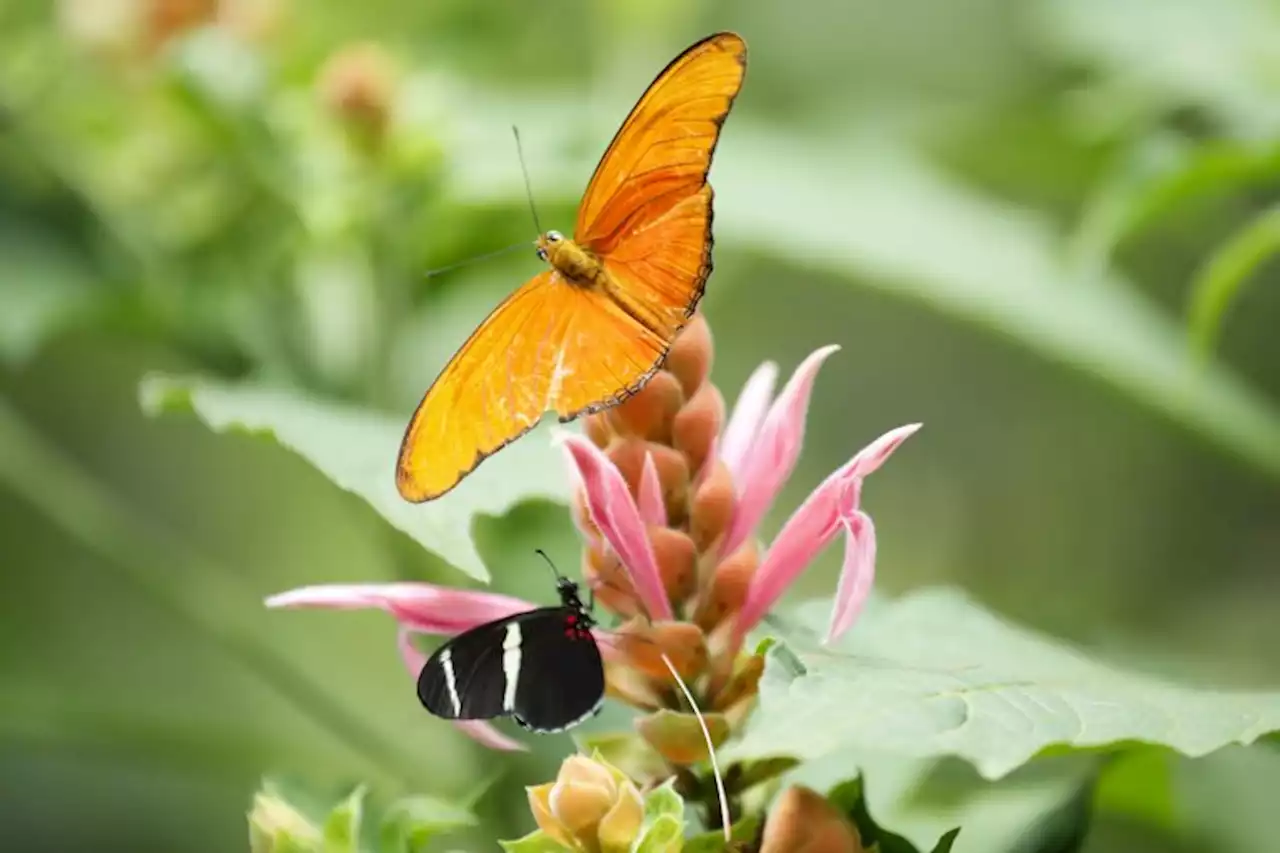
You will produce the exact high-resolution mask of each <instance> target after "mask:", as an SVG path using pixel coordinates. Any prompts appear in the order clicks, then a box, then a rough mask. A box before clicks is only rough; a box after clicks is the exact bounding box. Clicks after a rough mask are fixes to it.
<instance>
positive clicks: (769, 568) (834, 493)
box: [736, 424, 920, 639]
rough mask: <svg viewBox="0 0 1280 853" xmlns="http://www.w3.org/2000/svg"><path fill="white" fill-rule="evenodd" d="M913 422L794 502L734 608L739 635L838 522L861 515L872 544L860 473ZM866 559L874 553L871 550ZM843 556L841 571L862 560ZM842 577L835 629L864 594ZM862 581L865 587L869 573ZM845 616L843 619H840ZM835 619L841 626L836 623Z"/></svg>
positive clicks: (884, 437) (898, 441)
mask: <svg viewBox="0 0 1280 853" xmlns="http://www.w3.org/2000/svg"><path fill="white" fill-rule="evenodd" d="M919 428H920V424H909V425H907V426H903V427H898V428H897V429H894V430H890V431H889V432H887V433H885V434H884V435H882V436H880V437H879V438H877V439H876V440H875V441H873V442H871V443H870V444H869V445H867V446H866V447H865V448H863V449H862V450H861V451H859V452H858V454H857V455H856V456H854V457H853V459H851V460H849V462H847V463H845V464H844V465H842V466H841V467H840V468H838V469H836V470H835V471H834V472H832V474H831V475H830V476H828V477H827V479H825V480H823V481H822V483H821V484H819V485H818V488H816V489H814V490H813V492H812V493H811V494H810V495H809V497H807V498H805V501H804V503H802V504H801V505H800V508H799V509H797V510H796V511H795V512H794V513H792V515H791V517H790V518H788V519H787V523H786V524H784V525H783V526H782V530H780V531H779V532H778V535H777V537H776V538H775V539H774V540H773V544H772V545H770V546H769V550H768V552H767V553H766V554H765V556H764V559H763V560H762V561H761V563H760V568H759V569H757V570H756V574H755V577H754V578H752V580H751V586H750V587H749V588H748V590H747V600H746V602H745V603H744V604H743V606H742V610H741V611H740V612H739V614H738V619H737V628H736V630H737V637H738V638H739V639H741V638H742V637H744V636H745V635H746V633H747V632H748V631H750V630H751V629H752V628H754V627H755V626H756V625H757V624H758V623H759V621H760V620H761V619H762V618H764V614H766V613H768V612H769V610H770V609H771V608H772V607H773V605H774V604H776V603H777V601H778V599H779V598H781V597H782V594H783V593H784V592H786V590H787V588H788V587H789V586H791V584H792V583H793V582H794V581H795V579H796V578H797V577H799V576H800V573H801V572H803V571H804V570H805V569H806V568H807V567H808V565H809V563H811V562H812V561H813V558H814V557H816V556H817V555H818V552H819V551H821V550H822V549H823V548H825V547H826V546H827V545H828V544H829V543H830V542H831V540H832V539H834V538H835V535H836V533H837V531H839V530H840V529H841V527H842V526H843V525H845V524H848V525H853V524H855V523H856V524H858V525H862V524H863V522H862V521H860V520H859V517H861V518H864V519H866V521H865V525H866V529H867V530H869V531H871V534H870V535H871V537H873V538H872V540H871V547H872V548H874V545H875V543H874V536H875V533H874V528H872V526H871V519H870V518H869V517H867V516H866V515H865V513H862V512H861V511H860V510H859V509H858V501H859V498H860V494H861V490H862V477H863V476H864V475H865V474H867V473H870V472H872V471H874V470H876V469H877V468H878V467H880V465H881V464H882V463H883V462H884V461H885V459H887V458H888V457H889V455H890V454H891V453H893V451H894V450H896V449H897V448H898V446H899V445H901V444H902V442H903V441H905V440H906V438H907V437H908V436H910V435H911V434H912V433H914V432H915V431H916V430H918V429H919ZM861 546H862V547H865V546H866V543H861ZM868 559H870V560H874V559H875V553H874V551H872V553H871V555H870V557H869V558H868ZM845 560H846V564H845V570H846V572H848V571H853V570H852V569H850V568H849V561H850V560H854V561H855V568H858V567H861V566H862V564H861V563H857V562H856V560H857V555H854V556H852V557H851V556H850V555H849V554H848V553H846V555H845ZM842 583H845V584H852V585H851V586H848V588H847V591H846V592H845V593H844V595H845V596H846V597H847V598H848V601H849V602H850V603H849V604H847V605H845V607H846V609H847V610H848V611H849V612H848V614H847V615H846V614H844V612H843V611H841V612H840V613H838V614H837V616H838V618H839V619H840V620H841V621H839V622H836V621H833V623H832V625H833V627H836V628H838V630H837V631H836V633H839V631H840V630H843V629H844V628H847V627H848V625H851V624H852V620H853V619H854V618H855V617H856V616H857V610H858V608H859V607H861V604H862V601H861V600H858V595H859V594H861V596H862V600H865V598H866V592H861V593H860V592H859V589H860V588H859V587H858V585H857V584H856V583H854V582H853V581H845V580H844V579H843V575H842ZM867 583H868V590H869V584H870V577H869V576H868V579H867ZM839 600H840V598H839V593H837V601H839ZM833 618H834V617H833ZM845 619H847V622H846V621H844V620H845ZM841 625H842V626H843V627H839V626H841Z"/></svg>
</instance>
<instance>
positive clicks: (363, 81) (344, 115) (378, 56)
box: [319, 43, 397, 142]
mask: <svg viewBox="0 0 1280 853" xmlns="http://www.w3.org/2000/svg"><path fill="white" fill-rule="evenodd" d="M396 78H397V69H396V67H395V63H394V62H393V61H392V59H391V57H390V56H389V55H388V54H387V52H386V51H385V50H383V49H382V47H381V46H380V45H377V44H372V43H361V44H352V45H348V46H346V47H344V48H342V49H341V50H339V51H338V52H337V53H335V54H334V55H332V56H331V57H329V59H328V61H327V62H326V63H325V65H324V68H323V70H322V71H321V72H320V82H319V93H320V100H321V102H322V103H323V104H324V105H325V107H326V108H327V109H328V110H329V111H330V112H331V113H332V114H333V115H334V116H336V117H337V118H338V119H339V120H341V121H342V122H343V123H345V124H346V125H347V126H348V127H349V128H350V129H351V130H353V131H355V132H357V133H358V134H361V135H362V140H363V141H366V142H377V141H379V140H380V139H381V137H382V133H383V131H384V130H385V129H386V125H387V122H388V121H389V120H390V117H391V105H392V99H393V97H394V95H395V89H396V84H397V79H396Z"/></svg>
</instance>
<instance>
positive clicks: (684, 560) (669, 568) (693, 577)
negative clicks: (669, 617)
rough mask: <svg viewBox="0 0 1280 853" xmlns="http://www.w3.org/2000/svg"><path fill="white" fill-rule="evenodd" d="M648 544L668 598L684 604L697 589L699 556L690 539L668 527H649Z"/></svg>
mask: <svg viewBox="0 0 1280 853" xmlns="http://www.w3.org/2000/svg"><path fill="white" fill-rule="evenodd" d="M649 543H650V545H651V546H652V547H653V556H654V558H655V559H656V560H657V562H658V571H659V572H660V573H661V574H662V586H663V588H664V589H665V590H666V591H667V598H669V599H670V600H671V601H672V602H673V603H675V604H680V603H682V602H684V601H686V600H687V599H688V598H689V597H690V596H692V595H693V593H694V590H695V589H697V586H698V553H697V549H695V548H694V547H693V540H692V539H690V538H689V536H688V535H687V534H685V533H681V532H680V531H679V530H672V529H671V528H670V527H657V526H650V527H649Z"/></svg>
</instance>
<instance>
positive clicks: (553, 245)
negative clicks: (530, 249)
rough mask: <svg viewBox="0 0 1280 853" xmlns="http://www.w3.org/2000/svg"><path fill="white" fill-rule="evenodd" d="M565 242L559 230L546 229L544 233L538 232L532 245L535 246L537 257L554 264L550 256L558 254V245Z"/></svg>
mask: <svg viewBox="0 0 1280 853" xmlns="http://www.w3.org/2000/svg"><path fill="white" fill-rule="evenodd" d="M565 242H566V241H565V239H564V235H563V234H561V233H560V232H559V231H548V232H547V233H546V234H539V235H538V239H537V240H534V241H533V245H534V246H535V247H537V251H538V258H539V259H540V260H543V261H546V262H547V263H549V264H551V265H552V266H554V265H555V262H554V261H553V260H552V257H554V256H555V255H558V254H559V247H560V246H563V245H564V244H565Z"/></svg>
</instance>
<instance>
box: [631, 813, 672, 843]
mask: <svg viewBox="0 0 1280 853" xmlns="http://www.w3.org/2000/svg"><path fill="white" fill-rule="evenodd" d="M683 846H684V821H683V820H681V819H680V818H678V817H673V816H672V815H669V814H664V815H662V817H660V818H658V819H657V820H655V821H654V822H653V823H651V824H649V825H648V826H647V827H645V829H644V832H643V834H642V835H641V837H640V840H639V841H638V842H637V843H636V845H635V847H634V850H635V853H679V851H680V849H681V848H682V847H683Z"/></svg>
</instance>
